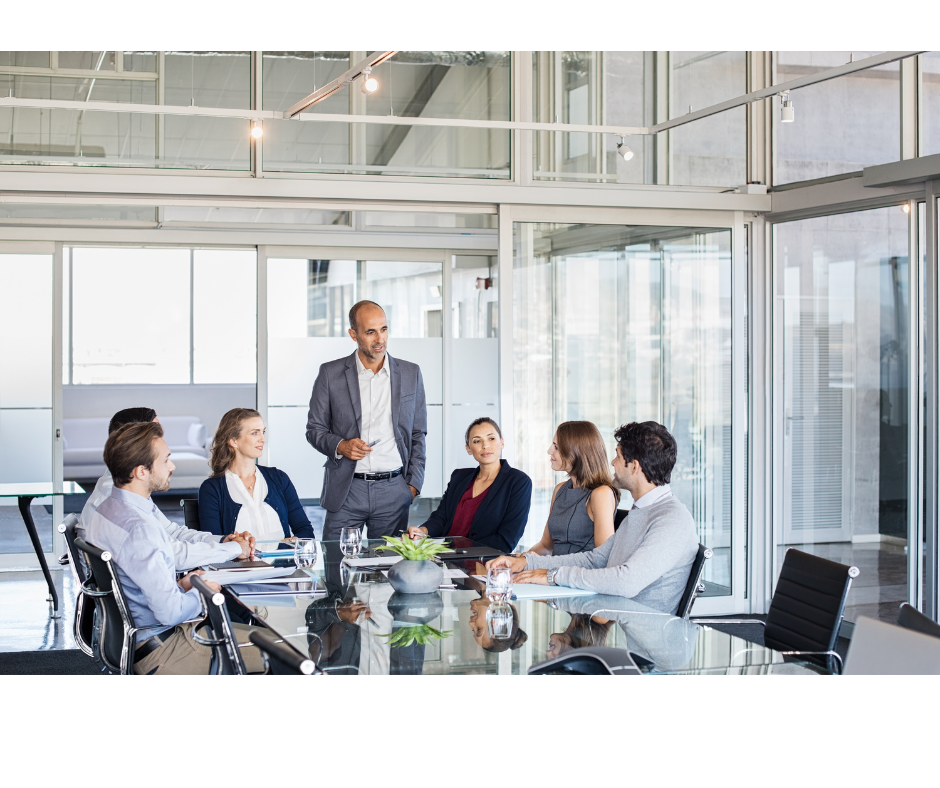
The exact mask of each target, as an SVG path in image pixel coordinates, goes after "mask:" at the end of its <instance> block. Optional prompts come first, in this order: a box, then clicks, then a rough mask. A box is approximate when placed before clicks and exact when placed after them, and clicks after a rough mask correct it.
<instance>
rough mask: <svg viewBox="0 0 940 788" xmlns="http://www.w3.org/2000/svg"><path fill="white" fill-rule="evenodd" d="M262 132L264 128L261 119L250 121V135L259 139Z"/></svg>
mask: <svg viewBox="0 0 940 788" xmlns="http://www.w3.org/2000/svg"><path fill="white" fill-rule="evenodd" d="M262 134H264V128H262V126H261V121H260V120H253V121H251V136H252V137H253V138H254V139H256V140H260V139H261V135H262Z"/></svg>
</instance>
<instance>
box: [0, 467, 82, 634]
mask: <svg viewBox="0 0 940 788" xmlns="http://www.w3.org/2000/svg"><path fill="white" fill-rule="evenodd" d="M84 492H85V490H84V489H82V487H81V486H80V485H78V484H76V483H75V482H61V483H59V484H55V483H53V482H22V483H20V482H10V483H4V484H0V498H16V499H17V503H18V505H19V508H20V515H21V516H22V517H23V523H24V524H25V525H26V533H28V534H29V541H30V542H32V545H33V550H34V551H35V552H36V558H37V560H38V561H39V568H40V569H42V575H43V577H44V578H46V586H47V587H48V589H49V596H48V597H47V599H48V600H49V601H50V602H52V618H58V617H59V595H58V594H57V593H56V591H55V583H53V582H52V575H51V574H49V566H48V565H47V564H46V556H45V555H44V554H43V551H42V543H41V542H40V541H39V534H38V533H37V532H36V523H35V522H34V521H33V515H32V513H31V512H30V511H29V505H30V504H31V503H32V501H33V499H34V498H49V497H53V496H56V495H81V494H82V493H84Z"/></svg>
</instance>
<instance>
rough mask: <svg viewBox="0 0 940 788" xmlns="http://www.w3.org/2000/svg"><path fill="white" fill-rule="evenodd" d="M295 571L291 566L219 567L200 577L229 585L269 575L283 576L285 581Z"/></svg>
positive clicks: (261, 578) (265, 577)
mask: <svg viewBox="0 0 940 788" xmlns="http://www.w3.org/2000/svg"><path fill="white" fill-rule="evenodd" d="M295 571H296V567H293V566H272V567H270V568H268V569H220V570H218V571H216V572H211V571H210V572H206V573H205V574H204V575H203V576H202V579H203V580H205V581H211V582H213V583H218V584H219V585H220V586H229V585H232V584H233V583H256V582H258V581H259V580H267V579H268V578H271V577H280V578H283V581H282V582H287V578H288V577H289V576H290V575H292V574H294V572H295Z"/></svg>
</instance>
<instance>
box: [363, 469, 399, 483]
mask: <svg viewBox="0 0 940 788" xmlns="http://www.w3.org/2000/svg"><path fill="white" fill-rule="evenodd" d="M396 476H401V468H399V469H398V470H397V471H388V472H387V473H354V474H353V478H354V479H365V480H366V481H367V482H380V481H383V480H385V479H394V478H395V477H396Z"/></svg>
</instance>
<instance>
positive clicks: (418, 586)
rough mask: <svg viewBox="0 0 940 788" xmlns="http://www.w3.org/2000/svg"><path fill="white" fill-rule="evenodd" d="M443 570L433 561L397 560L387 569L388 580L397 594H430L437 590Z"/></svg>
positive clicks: (442, 576) (442, 577)
mask: <svg viewBox="0 0 940 788" xmlns="http://www.w3.org/2000/svg"><path fill="white" fill-rule="evenodd" d="M443 579H444V570H443V569H442V568H441V567H440V565H439V564H436V563H434V562H433V561H408V560H407V559H406V560H404V561H399V562H398V563H397V564H394V565H393V566H392V568H391V569H389V570H388V582H389V583H390V584H391V586H392V588H394V589H395V590H396V591H397V592H398V593H399V594H430V593H431V592H432V591H437V589H438V588H439V587H440V585H441V581H442V580H443Z"/></svg>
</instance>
